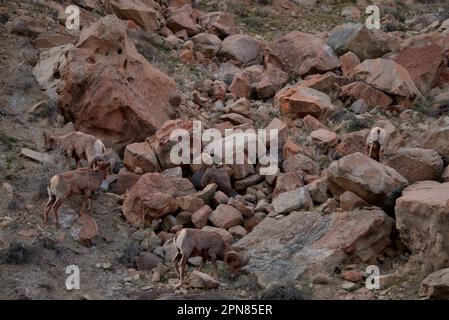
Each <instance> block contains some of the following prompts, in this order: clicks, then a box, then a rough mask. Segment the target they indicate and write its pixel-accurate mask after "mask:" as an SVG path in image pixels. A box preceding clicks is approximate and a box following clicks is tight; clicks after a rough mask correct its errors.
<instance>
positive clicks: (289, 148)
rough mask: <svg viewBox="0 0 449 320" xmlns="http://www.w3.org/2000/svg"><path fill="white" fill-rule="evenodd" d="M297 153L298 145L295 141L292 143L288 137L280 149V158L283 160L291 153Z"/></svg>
mask: <svg viewBox="0 0 449 320" xmlns="http://www.w3.org/2000/svg"><path fill="white" fill-rule="evenodd" d="M304 119H305V118H304ZM298 153H299V146H298V145H297V144H296V143H294V142H293V141H291V140H290V139H288V140H287V141H286V142H285V144H284V147H283V149H282V158H283V159H284V160H287V159H288V158H290V157H291V156H292V155H295V154H298Z"/></svg>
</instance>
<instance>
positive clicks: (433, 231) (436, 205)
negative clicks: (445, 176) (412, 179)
mask: <svg viewBox="0 0 449 320" xmlns="http://www.w3.org/2000/svg"><path fill="white" fill-rule="evenodd" d="M448 191H449V183H438V182H436V181H421V182H417V183H415V184H413V185H411V186H409V187H408V188H406V189H404V191H403V192H402V196H401V197H400V198H399V199H397V201H396V208H395V214H396V228H397V229H398V231H399V236H400V238H401V241H402V242H403V243H404V244H405V245H406V246H407V247H408V248H409V249H410V250H411V252H412V253H413V254H415V256H416V257H418V259H420V261H422V262H423V263H425V264H426V265H429V266H431V267H433V268H442V267H445V266H446V265H447V264H448V263H449V254H448V253H449V248H448V243H449V239H448V235H449V232H448V229H449V225H448V219H447V216H448V214H449V208H448V206H447V204H448V202H449V192H448Z"/></svg>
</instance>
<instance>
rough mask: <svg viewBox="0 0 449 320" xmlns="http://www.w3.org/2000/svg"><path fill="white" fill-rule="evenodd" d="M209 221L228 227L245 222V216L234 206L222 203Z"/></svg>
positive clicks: (218, 225)
mask: <svg viewBox="0 0 449 320" xmlns="http://www.w3.org/2000/svg"><path fill="white" fill-rule="evenodd" d="M209 221H210V222H211V223H212V225H213V226H215V227H218V228H223V229H228V228H231V227H233V226H236V225H239V224H243V217H242V214H241V213H240V212H239V211H237V209H235V208H234V207H231V206H228V205H226V204H220V205H219V206H218V207H217V209H215V210H214V211H212V212H211V214H210V215H209Z"/></svg>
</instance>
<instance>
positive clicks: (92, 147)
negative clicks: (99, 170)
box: [43, 131, 106, 169]
mask: <svg viewBox="0 0 449 320" xmlns="http://www.w3.org/2000/svg"><path fill="white" fill-rule="evenodd" d="M43 135H44V148H45V151H47V152H48V151H51V150H55V149H58V150H60V151H62V152H64V154H65V156H66V157H67V158H68V159H70V158H71V157H72V158H74V159H75V161H76V168H77V169H79V167H80V160H81V159H82V160H87V162H88V165H89V167H91V166H92V164H93V160H94V159H95V158H96V157H102V156H103V155H104V152H105V150H106V148H105V146H104V144H103V142H101V140H100V139H98V138H96V137H94V136H92V135H90V134H85V133H82V132H80V131H75V132H71V133H69V134H66V135H62V136H58V135H53V134H51V133H48V132H47V131H44V133H43Z"/></svg>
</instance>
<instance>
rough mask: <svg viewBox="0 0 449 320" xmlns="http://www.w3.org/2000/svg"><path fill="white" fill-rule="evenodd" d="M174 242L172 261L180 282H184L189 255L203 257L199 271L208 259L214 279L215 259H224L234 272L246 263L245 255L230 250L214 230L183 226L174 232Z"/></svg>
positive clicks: (216, 277)
mask: <svg viewBox="0 0 449 320" xmlns="http://www.w3.org/2000/svg"><path fill="white" fill-rule="evenodd" d="M174 242H175V246H176V249H177V250H178V252H177V254H176V256H175V257H174V258H173V263H174V265H175V269H176V272H177V273H178V275H179V280H180V284H183V283H184V270H185V267H186V265H187V261H188V260H189V258H190V257H202V258H203V259H202V262H201V265H200V268H199V270H200V271H201V269H202V268H203V265H204V263H205V262H206V261H207V260H209V261H210V262H211V263H212V267H213V271H214V277H215V279H216V280H218V268H217V260H221V261H224V262H225V263H226V265H227V266H228V269H229V270H230V272H231V273H234V274H236V273H237V272H238V271H239V270H240V268H241V267H242V266H243V265H245V264H247V263H248V260H247V259H246V257H242V256H241V255H240V254H238V253H237V252H235V251H231V250H230V248H228V247H227V246H226V244H225V242H224V240H223V238H222V237H221V235H220V234H219V233H217V232H215V231H205V230H201V229H191V228H185V229H182V230H180V231H179V232H178V233H177V234H176V236H175V238H174Z"/></svg>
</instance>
